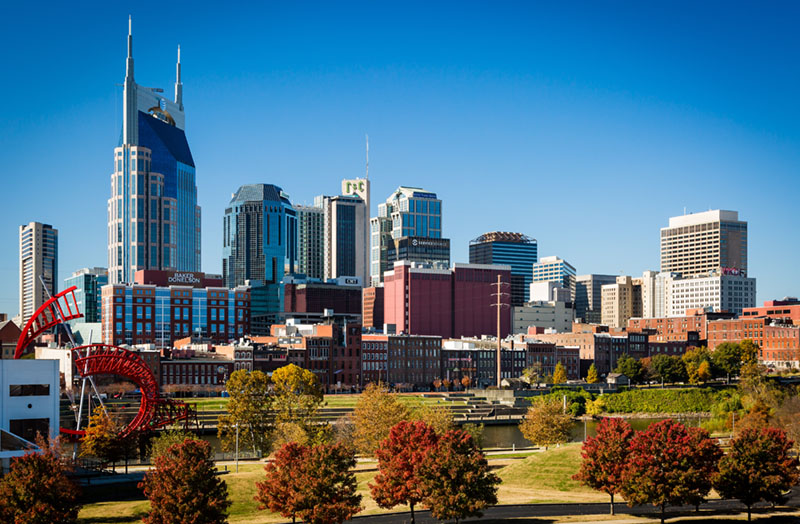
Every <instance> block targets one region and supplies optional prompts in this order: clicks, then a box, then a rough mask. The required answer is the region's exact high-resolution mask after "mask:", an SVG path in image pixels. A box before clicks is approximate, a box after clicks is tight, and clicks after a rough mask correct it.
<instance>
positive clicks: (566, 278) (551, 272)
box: [533, 257, 575, 300]
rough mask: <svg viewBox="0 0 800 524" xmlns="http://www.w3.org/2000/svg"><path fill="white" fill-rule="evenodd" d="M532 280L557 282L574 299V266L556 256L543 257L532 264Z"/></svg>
mask: <svg viewBox="0 0 800 524" xmlns="http://www.w3.org/2000/svg"><path fill="white" fill-rule="evenodd" d="M533 281H534V282H559V283H560V284H561V286H562V287H565V288H567V289H569V290H570V296H571V297H572V300H575V267H573V265H572V264H570V263H569V262H567V261H566V260H562V259H560V258H558V257H543V258H541V259H539V261H538V262H536V263H535V264H534V265H533Z"/></svg>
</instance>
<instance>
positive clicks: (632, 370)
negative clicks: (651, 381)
mask: <svg viewBox="0 0 800 524" xmlns="http://www.w3.org/2000/svg"><path fill="white" fill-rule="evenodd" d="M614 373H620V374H622V375H625V376H626V377H628V378H629V379H630V381H631V383H632V384H641V383H642V382H644V381H645V378H646V375H647V373H646V371H645V369H644V366H643V365H642V363H641V362H640V361H638V360H636V359H635V358H632V357H631V356H630V355H622V356H621V357H619V359H617V367H616V368H614Z"/></svg>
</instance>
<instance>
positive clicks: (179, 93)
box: [175, 44, 183, 109]
mask: <svg viewBox="0 0 800 524" xmlns="http://www.w3.org/2000/svg"><path fill="white" fill-rule="evenodd" d="M175 103H176V104H178V107H179V108H181V109H183V84H182V83H181V45H180V44H178V63H177V64H175Z"/></svg>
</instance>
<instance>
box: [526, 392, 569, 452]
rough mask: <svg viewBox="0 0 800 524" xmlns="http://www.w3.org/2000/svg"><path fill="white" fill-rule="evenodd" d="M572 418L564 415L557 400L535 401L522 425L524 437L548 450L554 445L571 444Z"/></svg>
mask: <svg viewBox="0 0 800 524" xmlns="http://www.w3.org/2000/svg"><path fill="white" fill-rule="evenodd" d="M571 427H572V418H571V417H570V416H569V415H567V414H565V413H564V410H563V407H562V405H561V402H559V401H557V400H539V399H537V400H535V401H534V404H533V406H531V407H530V408H528V413H527V414H526V415H525V419H524V420H523V421H522V422H521V423H520V425H519V429H520V431H522V436H523V437H525V438H526V439H527V440H529V441H530V442H531V443H533V444H534V445H536V446H544V448H545V449H547V448H548V447H549V446H552V445H554V444H563V443H565V442H569V438H570V429H571Z"/></svg>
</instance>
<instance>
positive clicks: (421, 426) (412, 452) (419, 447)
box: [369, 420, 438, 524]
mask: <svg viewBox="0 0 800 524" xmlns="http://www.w3.org/2000/svg"><path fill="white" fill-rule="evenodd" d="M437 441H438V435H437V432H436V431H435V430H434V428H433V427H431V426H429V425H428V424H426V423H425V422H423V421H421V420H417V421H414V422H405V421H403V422H400V423H398V424H397V425H396V426H394V427H393V428H392V429H391V431H390V432H389V436H388V437H387V438H386V439H385V440H384V441H383V442H381V445H380V446H379V447H378V449H377V450H376V451H375V455H376V456H377V457H378V474H377V475H376V476H375V482H374V484H370V485H369V488H370V491H371V493H372V498H373V499H375V502H377V503H378V506H380V507H382V508H386V509H390V508H393V507H395V506H397V505H398V504H408V506H409V508H410V509H411V523H412V524H414V522H415V519H414V506H415V505H417V504H419V503H420V502H421V501H422V500H423V499H424V498H425V492H424V491H423V489H422V488H423V485H422V482H421V479H420V476H419V472H420V468H421V467H422V465H423V464H424V462H425V460H426V459H427V455H428V453H430V452H431V450H432V449H435V448H436V444H437Z"/></svg>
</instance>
